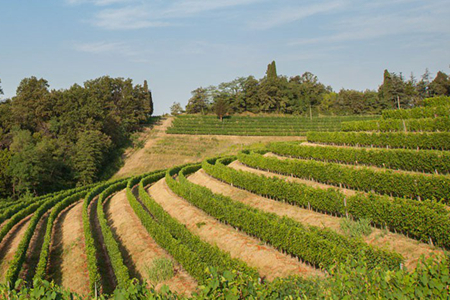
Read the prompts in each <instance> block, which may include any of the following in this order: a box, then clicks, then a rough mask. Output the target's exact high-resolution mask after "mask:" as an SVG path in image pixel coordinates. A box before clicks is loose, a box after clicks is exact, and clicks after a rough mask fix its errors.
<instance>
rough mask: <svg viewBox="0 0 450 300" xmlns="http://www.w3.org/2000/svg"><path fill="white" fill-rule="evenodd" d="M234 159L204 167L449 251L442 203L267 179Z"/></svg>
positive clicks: (449, 220)
mask: <svg viewBox="0 0 450 300" xmlns="http://www.w3.org/2000/svg"><path fill="white" fill-rule="evenodd" d="M234 159H235V158H234V157H230V158H227V159H221V160H218V161H216V160H215V159H211V160H205V161H203V164H202V167H203V170H205V172H206V173H208V174H209V175H210V176H212V177H215V178H217V179H219V180H222V181H224V182H227V183H229V184H232V185H233V186H236V187H239V188H242V189H245V190H247V191H250V192H252V193H255V194H258V195H260V196H264V197H269V198H271V199H274V200H278V201H283V202H287V203H290V204H292V205H297V206H300V207H303V208H309V209H313V210H315V211H318V212H321V213H328V214H332V215H338V216H346V215H347V214H348V215H349V216H351V217H353V218H354V219H370V220H371V221H372V223H373V224H374V225H377V226H379V227H382V228H387V229H389V230H391V231H393V232H400V233H403V234H405V235H408V236H409V237H411V238H415V239H417V240H419V241H422V242H425V243H428V242H429V241H430V239H431V240H432V241H433V242H434V243H435V244H436V245H438V246H441V247H444V248H446V249H450V236H449V235H448V232H450V215H449V212H448V210H447V208H446V207H445V206H444V205H442V204H439V203H435V202H430V201H422V202H419V201H415V200H411V199H403V198H391V197H388V196H382V195H377V194H373V193H368V194H363V193H357V194H356V195H355V196H351V197H346V196H345V195H344V194H342V193H341V192H339V191H338V190H337V189H334V188H329V189H320V188H313V187H310V186H308V185H305V184H301V183H296V182H287V181H285V180H283V179H281V178H277V177H275V176H274V177H266V176H263V175H257V174H253V173H249V172H244V171H240V170H239V171H238V170H235V169H232V168H230V167H227V166H226V164H228V163H230V162H232V161H233V160H234ZM406 216H407V217H406Z"/></svg>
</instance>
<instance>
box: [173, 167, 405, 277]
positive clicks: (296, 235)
mask: <svg viewBox="0 0 450 300" xmlns="http://www.w3.org/2000/svg"><path fill="white" fill-rule="evenodd" d="M199 168H200V165H197V166H191V167H187V168H184V169H182V170H181V171H180V172H179V173H178V176H177V179H178V180H175V179H174V178H173V177H172V176H166V181H167V184H168V185H169V187H170V188H171V189H172V191H174V192H175V193H176V194H178V195H179V196H180V197H183V198H184V199H186V200H187V201H189V202H190V203H192V204H193V205H195V206H197V207H198V208H200V209H202V210H203V211H205V212H206V213H208V214H209V215H211V216H213V217H214V218H216V219H218V220H219V221H221V222H224V223H226V224H229V225H231V226H233V227H236V228H239V229H240V230H242V231H244V232H246V233H247V234H249V235H251V236H254V237H257V238H259V239H260V240H262V241H264V242H266V243H269V244H271V245H272V246H274V247H275V248H277V249H279V250H282V251H285V252H287V253H289V254H291V255H293V256H296V257H298V258H299V259H301V260H303V261H305V262H307V263H310V264H312V265H314V266H316V267H323V268H325V269H327V268H329V267H330V266H332V265H333V264H334V263H335V262H337V261H342V260H343V259H345V258H346V257H348V256H354V255H359V254H360V252H361V251H362V252H364V254H365V256H366V257H368V259H369V260H370V261H371V263H372V264H386V265H388V266H390V267H392V268H398V267H399V265H400V263H401V262H402V260H403V258H402V257H401V256H400V255H399V254H397V253H393V252H388V251H384V250H380V249H376V248H374V247H371V246H369V245H367V244H365V243H363V242H360V241H356V240H353V239H348V238H346V237H344V236H341V235H339V234H337V233H335V232H334V231H331V230H329V229H321V228H318V227H313V226H309V227H307V226H303V225H302V224H300V223H298V222H295V221H294V220H292V219H290V218H286V217H283V218H281V217H279V216H278V215H275V214H271V213H266V212H263V211H260V210H257V209H254V208H251V207H249V206H247V205H244V204H242V203H240V202H235V201H233V200H232V199H231V198H229V197H225V196H222V195H219V194H214V193H212V192H211V191H210V190H209V189H207V188H205V187H202V186H199V185H196V184H193V183H191V182H190V181H188V180H187V179H186V178H185V176H186V175H187V174H190V173H192V172H195V171H196V170H198V169H199ZM168 174H169V173H168ZM175 174H176V172H174V173H172V174H171V175H175ZM319 249H320V250H319Z"/></svg>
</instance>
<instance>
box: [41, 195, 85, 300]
mask: <svg viewBox="0 0 450 300" xmlns="http://www.w3.org/2000/svg"><path fill="white" fill-rule="evenodd" d="M82 216H83V201H79V202H76V203H74V204H72V205H71V206H69V207H67V208H66V209H65V210H63V211H62V212H61V213H60V214H59V216H58V218H57V219H56V220H55V223H54V226H53V235H52V243H51V247H50V259H49V274H50V276H49V278H50V279H51V280H54V281H55V283H56V284H58V285H61V286H63V287H64V288H66V289H69V290H70V291H72V292H75V293H78V294H80V295H87V294H89V272H88V266H87V256H86V245H85V240H84V231H83V218H82Z"/></svg>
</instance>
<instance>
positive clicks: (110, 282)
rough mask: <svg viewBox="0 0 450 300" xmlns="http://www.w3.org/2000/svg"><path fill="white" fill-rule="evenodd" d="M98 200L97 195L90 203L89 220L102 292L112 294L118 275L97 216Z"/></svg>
mask: <svg viewBox="0 0 450 300" xmlns="http://www.w3.org/2000/svg"><path fill="white" fill-rule="evenodd" d="M97 202H98V196H97V197H95V198H94V199H93V200H92V201H91V203H90V204H89V208H88V211H89V222H90V223H91V228H92V236H93V238H94V241H95V242H94V243H95V248H96V250H97V251H96V253H97V264H98V268H99V273H100V277H101V283H102V289H103V291H102V293H106V294H111V293H112V292H114V289H115V287H116V285H117V280H116V275H115V274H114V270H113V267H112V265H111V260H110V259H109V255H108V250H107V249H106V244H105V241H104V239H103V234H102V229H101V227H100V222H99V220H98V216H97Z"/></svg>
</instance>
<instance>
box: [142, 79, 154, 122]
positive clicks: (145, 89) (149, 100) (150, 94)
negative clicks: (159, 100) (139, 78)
mask: <svg viewBox="0 0 450 300" xmlns="http://www.w3.org/2000/svg"><path fill="white" fill-rule="evenodd" d="M144 92H145V94H146V98H147V99H146V100H147V101H148V105H149V112H148V114H149V115H152V114H153V98H152V91H150V90H149V89H148V84H147V80H144Z"/></svg>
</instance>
